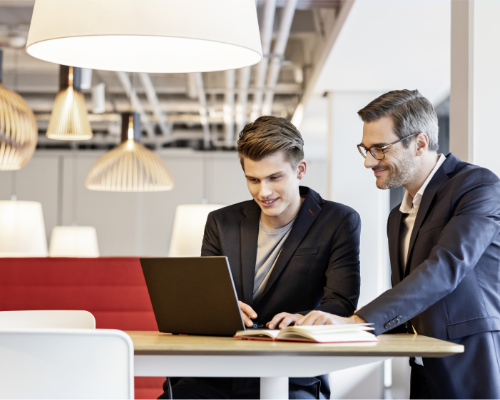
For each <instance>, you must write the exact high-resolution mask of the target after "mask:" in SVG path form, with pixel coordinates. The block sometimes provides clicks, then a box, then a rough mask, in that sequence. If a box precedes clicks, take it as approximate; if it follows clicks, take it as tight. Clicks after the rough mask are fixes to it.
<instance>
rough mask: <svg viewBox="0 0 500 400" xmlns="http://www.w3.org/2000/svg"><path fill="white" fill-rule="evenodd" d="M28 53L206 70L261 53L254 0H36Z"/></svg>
mask: <svg viewBox="0 0 500 400" xmlns="http://www.w3.org/2000/svg"><path fill="white" fill-rule="evenodd" d="M26 48H27V51H28V53H29V54H30V55H31V56H33V57H35V58H39V59H41V60H44V61H49V62H53V63H57V64H65V65H74V66H77V67H83V68H93V69H100V70H108V71H127V72H164V73H168V72H180V73H183V72H205V71H221V70H227V69H235V68H241V67H245V66H249V65H253V64H256V63H258V62H259V61H260V60H261V59H262V46H261V41H260V34H259V26H258V21H257V10H256V7H255V0H105V1H103V0H71V1H68V0H36V2H35V7H34V9H33V16H32V18H31V25H30V31H29V35H28V41H27V46H26Z"/></svg>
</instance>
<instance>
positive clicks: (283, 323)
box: [280, 314, 299, 329]
mask: <svg viewBox="0 0 500 400" xmlns="http://www.w3.org/2000/svg"><path fill="white" fill-rule="evenodd" d="M298 319H299V317H297V316H296V315H292V314H289V315H287V316H286V317H285V318H283V321H281V323H280V329H283V328H286V327H287V326H288V325H290V324H293V323H294V322H295V321H297V320H298Z"/></svg>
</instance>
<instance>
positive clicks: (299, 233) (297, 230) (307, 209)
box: [261, 189, 321, 299]
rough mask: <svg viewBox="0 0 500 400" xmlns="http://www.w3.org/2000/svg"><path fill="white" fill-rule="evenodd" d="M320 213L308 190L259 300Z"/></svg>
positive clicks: (311, 192)
mask: <svg viewBox="0 0 500 400" xmlns="http://www.w3.org/2000/svg"><path fill="white" fill-rule="evenodd" d="M320 212H321V207H320V206H319V205H318V203H317V201H316V200H315V199H314V196H313V191H312V190H311V189H309V193H308V194H307V197H306V198H305V199H304V203H303V204H302V206H301V207H300V210H299V213H298V214H297V218H296V219H295V223H294V224H293V228H292V231H291V232H290V235H289V236H288V238H287V239H286V241H285V243H284V244H283V249H282V250H281V253H280V255H279V257H278V260H276V264H275V265H274V268H273V270H272V271H271V276H270V277H269V280H268V281H267V284H266V287H265V289H264V292H263V293H262V296H261V299H263V298H264V297H265V295H266V293H267V292H268V291H269V289H270V288H271V287H272V286H273V284H274V282H276V279H278V277H279V276H280V274H281V272H282V271H283V270H284V269H285V267H286V266H287V264H288V261H290V258H291V257H292V256H293V254H294V253H295V250H297V247H299V245H300V243H301V242H302V240H303V239H304V237H305V236H306V235H307V232H309V229H310V228H311V226H312V225H313V224H314V221H316V218H318V214H319V213H320Z"/></svg>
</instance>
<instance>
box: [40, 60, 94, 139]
mask: <svg viewBox="0 0 500 400" xmlns="http://www.w3.org/2000/svg"><path fill="white" fill-rule="evenodd" d="M81 75H82V70H81V69H80V68H76V67H67V66H65V65H61V67H60V71H59V93H58V94H57V96H56V101H55V102H54V109H53V110H52V114H51V116H50V121H49V127H48V128H47V133H46V135H47V137H48V138H50V139H57V140H87V139H90V138H91V137H92V128H91V127H90V122H89V119H88V114H87V106H86V105H85V98H84V97H83V94H82V93H81V92H80V83H81Z"/></svg>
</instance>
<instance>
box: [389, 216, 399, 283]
mask: <svg viewBox="0 0 500 400" xmlns="http://www.w3.org/2000/svg"><path fill="white" fill-rule="evenodd" d="M402 219H403V214H402V213H401V211H399V207H398V210H397V211H395V212H394V216H393V217H392V218H391V219H390V221H389V235H388V237H389V258H390V260H391V270H392V277H393V282H392V284H393V286H394V285H396V284H398V283H399V282H401V280H402V279H403V269H402V268H401V265H400V264H399V259H400V258H399V252H400V250H401V249H400V248H399V247H400V240H399V239H400V235H401V221H402Z"/></svg>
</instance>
